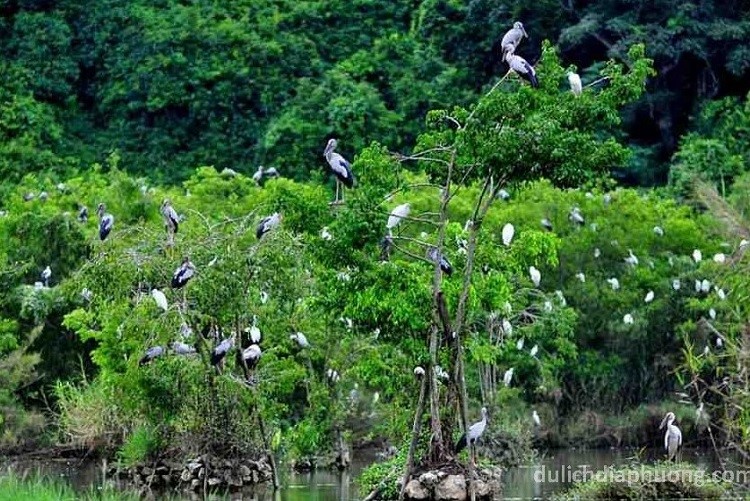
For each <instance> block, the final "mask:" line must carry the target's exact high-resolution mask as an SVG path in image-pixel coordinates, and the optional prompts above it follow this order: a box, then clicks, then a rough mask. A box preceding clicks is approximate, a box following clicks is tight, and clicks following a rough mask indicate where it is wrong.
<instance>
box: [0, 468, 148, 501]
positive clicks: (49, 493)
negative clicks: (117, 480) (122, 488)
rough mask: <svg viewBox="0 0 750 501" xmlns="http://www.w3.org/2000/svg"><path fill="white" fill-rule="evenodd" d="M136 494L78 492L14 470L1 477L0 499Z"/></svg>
mask: <svg viewBox="0 0 750 501" xmlns="http://www.w3.org/2000/svg"><path fill="white" fill-rule="evenodd" d="M139 499H140V498H139V497H138V496H137V495H136V494H129V493H125V492H118V491H116V490H114V489H111V488H105V489H102V490H101V491H99V490H97V489H96V488H95V487H93V486H92V487H91V488H90V489H89V490H88V491H84V492H78V491H75V490H73V488H72V487H71V486H70V485H68V484H66V483H63V482H60V481H57V480H51V479H47V478H44V477H38V476H35V477H30V478H23V477H20V476H18V475H16V474H14V473H12V472H6V474H5V475H4V476H2V477H0V501H78V500H83V501H94V500H96V501H136V500H139Z"/></svg>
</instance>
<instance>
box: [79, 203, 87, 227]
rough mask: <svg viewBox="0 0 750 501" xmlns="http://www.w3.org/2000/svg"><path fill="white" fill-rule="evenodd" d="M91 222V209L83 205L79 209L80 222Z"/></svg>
mask: <svg viewBox="0 0 750 501" xmlns="http://www.w3.org/2000/svg"><path fill="white" fill-rule="evenodd" d="M88 220H89V209H88V207H86V206H85V205H81V207H80V209H78V222H80V223H85V222H87V221H88Z"/></svg>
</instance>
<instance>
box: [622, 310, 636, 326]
mask: <svg viewBox="0 0 750 501" xmlns="http://www.w3.org/2000/svg"><path fill="white" fill-rule="evenodd" d="M622 321H623V322H625V323H626V324H628V325H632V324H633V322H634V320H633V315H631V314H630V313H626V314H625V316H624V317H622Z"/></svg>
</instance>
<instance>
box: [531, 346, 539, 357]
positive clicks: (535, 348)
mask: <svg viewBox="0 0 750 501" xmlns="http://www.w3.org/2000/svg"><path fill="white" fill-rule="evenodd" d="M537 353H539V345H538V344H535V345H534V346H532V347H531V350H529V355H531V356H532V357H535V356H536V354H537Z"/></svg>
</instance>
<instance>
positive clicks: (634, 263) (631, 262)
mask: <svg viewBox="0 0 750 501" xmlns="http://www.w3.org/2000/svg"><path fill="white" fill-rule="evenodd" d="M625 262H626V263H628V264H629V265H630V266H638V258H637V257H636V255H635V254H633V251H632V250H630V249H628V257H626V258H625Z"/></svg>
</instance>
